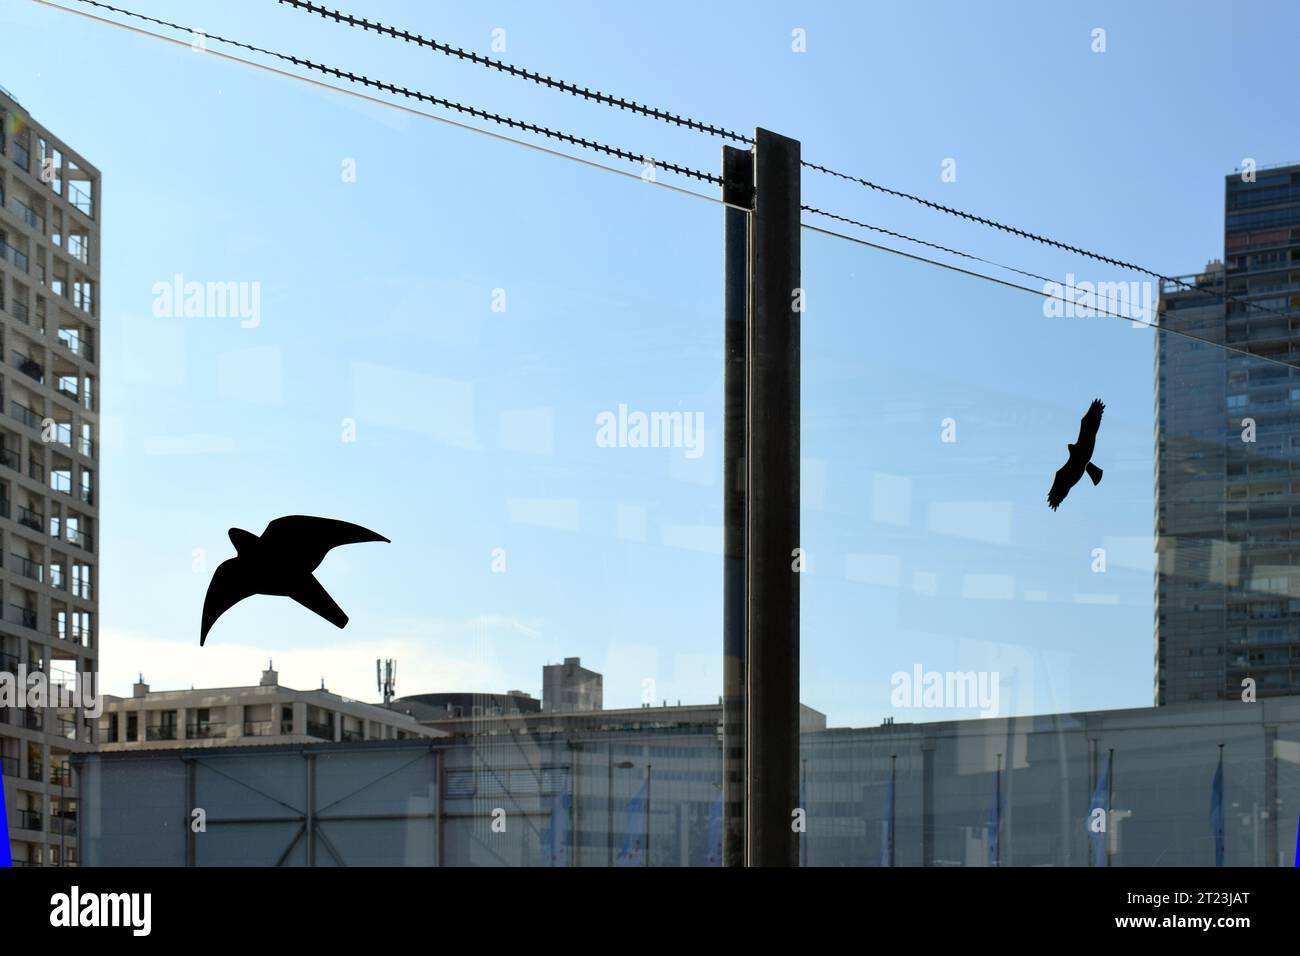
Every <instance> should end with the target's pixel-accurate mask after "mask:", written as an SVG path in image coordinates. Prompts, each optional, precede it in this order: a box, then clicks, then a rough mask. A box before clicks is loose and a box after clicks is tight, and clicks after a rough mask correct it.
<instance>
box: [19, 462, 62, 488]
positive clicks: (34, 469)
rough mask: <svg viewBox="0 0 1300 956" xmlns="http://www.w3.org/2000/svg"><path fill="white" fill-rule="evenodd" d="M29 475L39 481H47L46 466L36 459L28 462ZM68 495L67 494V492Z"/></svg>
mask: <svg viewBox="0 0 1300 956" xmlns="http://www.w3.org/2000/svg"><path fill="white" fill-rule="evenodd" d="M27 474H29V475H31V476H32V477H33V478H35V479H36V480H37V481H44V480H45V466H44V465H42V464H41V463H40V462H39V461H37V460H36V459H34V458H29V459H28V460H27ZM65 494H66V492H65Z"/></svg>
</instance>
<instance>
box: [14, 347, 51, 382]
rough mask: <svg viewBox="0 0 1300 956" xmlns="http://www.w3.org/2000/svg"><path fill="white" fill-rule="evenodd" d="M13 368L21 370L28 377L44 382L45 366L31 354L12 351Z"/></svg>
mask: <svg viewBox="0 0 1300 956" xmlns="http://www.w3.org/2000/svg"><path fill="white" fill-rule="evenodd" d="M12 361H13V365H14V368H16V369H18V371H20V372H22V373H23V374H24V375H26V376H27V377H28V378H31V379H35V380H36V381H37V382H40V383H42V384H44V382H45V366H43V365H41V363H40V362H37V361H36V360H35V359H33V358H32V357H31V356H28V355H24V354H23V353H22V352H14V353H13V359H12Z"/></svg>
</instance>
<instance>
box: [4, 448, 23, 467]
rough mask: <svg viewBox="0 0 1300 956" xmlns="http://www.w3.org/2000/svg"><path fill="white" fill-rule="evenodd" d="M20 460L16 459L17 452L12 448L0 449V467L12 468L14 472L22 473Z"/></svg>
mask: <svg viewBox="0 0 1300 956" xmlns="http://www.w3.org/2000/svg"><path fill="white" fill-rule="evenodd" d="M22 461H23V460H22V459H21V458H19V457H18V452H16V451H14V450H13V449H12V448H4V447H0V465H4V466H5V467H6V468H12V469H13V470H14V471H22V470H23V468H22Z"/></svg>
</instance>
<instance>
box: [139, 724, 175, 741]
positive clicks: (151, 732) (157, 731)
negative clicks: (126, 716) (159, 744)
mask: <svg viewBox="0 0 1300 956" xmlns="http://www.w3.org/2000/svg"><path fill="white" fill-rule="evenodd" d="M145 739H146V740H175V739H176V728H175V727H171V726H168V727H163V726H159V727H146V728H145Z"/></svg>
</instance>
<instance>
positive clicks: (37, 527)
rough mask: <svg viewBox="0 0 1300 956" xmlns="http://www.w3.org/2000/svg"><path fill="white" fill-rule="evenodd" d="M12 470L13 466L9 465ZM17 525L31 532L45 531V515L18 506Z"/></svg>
mask: <svg viewBox="0 0 1300 956" xmlns="http://www.w3.org/2000/svg"><path fill="white" fill-rule="evenodd" d="M10 467H11V468H12V467H13V466H12V465H10ZM18 523H19V524H20V525H22V526H23V527H24V528H31V529H32V530H33V531H44V530H45V515H43V514H41V513H40V512H39V511H33V510H32V509H31V508H27V507H24V506H22V505H19V506H18Z"/></svg>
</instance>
